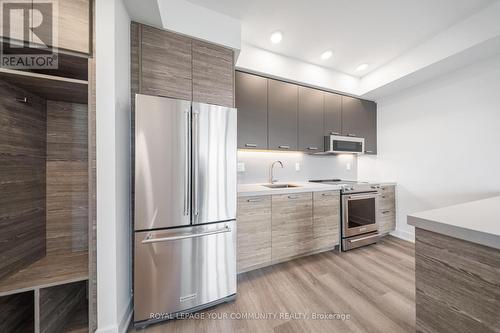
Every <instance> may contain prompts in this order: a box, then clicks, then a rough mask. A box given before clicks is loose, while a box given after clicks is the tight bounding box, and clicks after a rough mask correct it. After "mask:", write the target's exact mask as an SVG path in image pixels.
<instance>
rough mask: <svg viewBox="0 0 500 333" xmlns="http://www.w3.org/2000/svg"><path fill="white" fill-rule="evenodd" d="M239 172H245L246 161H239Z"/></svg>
mask: <svg viewBox="0 0 500 333" xmlns="http://www.w3.org/2000/svg"><path fill="white" fill-rule="evenodd" d="M238 172H245V163H243V162H238Z"/></svg>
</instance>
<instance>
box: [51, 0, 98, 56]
mask: <svg viewBox="0 0 500 333" xmlns="http://www.w3.org/2000/svg"><path fill="white" fill-rule="evenodd" d="M55 3H59V12H58V14H59V15H58V22H59V29H58V35H59V47H60V48H62V49H67V50H71V51H76V52H81V53H90V0H59V1H57V2H55Z"/></svg>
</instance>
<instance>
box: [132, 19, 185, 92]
mask: <svg viewBox="0 0 500 333" xmlns="http://www.w3.org/2000/svg"><path fill="white" fill-rule="evenodd" d="M141 28H142V34H141V55H142V57H141V70H140V75H141V77H140V82H141V84H140V87H141V93H143V94H147V95H155V96H164V97H170V98H179V99H185V100H191V97H192V92H191V64H192V57H191V40H190V39H189V38H186V37H184V36H180V35H177V34H174V33H171V32H168V31H164V30H160V29H156V28H152V27H149V26H145V25H143V26H142V27H141Z"/></svg>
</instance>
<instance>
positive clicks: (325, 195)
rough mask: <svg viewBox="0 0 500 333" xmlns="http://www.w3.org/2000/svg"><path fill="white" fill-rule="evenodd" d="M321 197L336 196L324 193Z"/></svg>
mask: <svg viewBox="0 0 500 333" xmlns="http://www.w3.org/2000/svg"><path fill="white" fill-rule="evenodd" d="M321 195H322V196H324V197H333V196H335V194H331V193H323V194H321Z"/></svg>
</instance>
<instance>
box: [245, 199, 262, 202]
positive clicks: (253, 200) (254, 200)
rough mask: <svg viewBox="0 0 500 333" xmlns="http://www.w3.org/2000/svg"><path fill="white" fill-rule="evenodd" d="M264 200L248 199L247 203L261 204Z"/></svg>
mask: <svg viewBox="0 0 500 333" xmlns="http://www.w3.org/2000/svg"><path fill="white" fill-rule="evenodd" d="M261 201H262V199H248V200H247V202H261Z"/></svg>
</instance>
